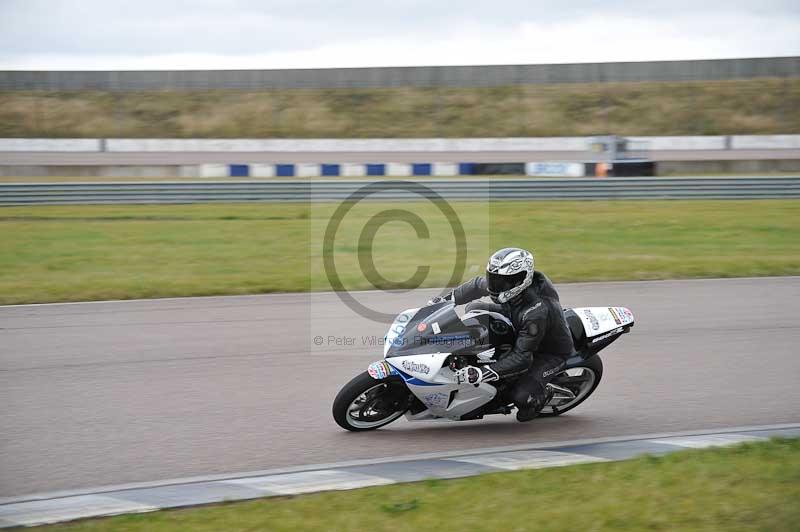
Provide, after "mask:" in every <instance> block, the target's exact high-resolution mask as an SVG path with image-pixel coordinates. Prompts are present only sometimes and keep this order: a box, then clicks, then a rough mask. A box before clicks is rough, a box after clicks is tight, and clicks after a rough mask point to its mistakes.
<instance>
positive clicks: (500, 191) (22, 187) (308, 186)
mask: <svg viewBox="0 0 800 532" xmlns="http://www.w3.org/2000/svg"><path fill="white" fill-rule="evenodd" d="M376 182H377V183H384V184H385V185H386V187H387V188H386V189H385V190H383V191H382V192H380V193H379V194H375V195H368V196H367V195H365V194H364V191H363V190H362V187H364V186H365V185H367V184H369V183H371V182H370V181H354V180H341V181H339V180H337V181H309V180H305V181H301V180H297V181H260V182H256V181H230V182H223V181H214V182H196V181H194V182H183V183H181V182H140V183H9V184H0V205H26V204H109V203H207V202H250V201H273V202H276V201H286V202H306V201H342V200H346V199H361V198H363V197H367V199H377V200H409V199H414V197H417V198H419V197H420V196H422V197H426V198H430V199H435V197H436V195H439V196H440V197H443V198H444V199H447V200H456V201H482V200H489V201H509V200H548V199H575V200H585V199H596V200H601V199H691V198H695V199H757V198H800V176H796V177H795V176H792V177H755V176H754V177H724V178H680V179H671V178H658V177H656V178H609V179H575V178H572V179H444V180H425V181H413V183H418V184H420V185H423V186H424V187H425V188H423V189H420V190H421V192H410V191H409V190H404V189H403V187H402V185H400V184H402V183H409V182H405V181H390V180H386V181H376ZM388 184H398V185H397V186H396V188H390V187H389V185H388Z"/></svg>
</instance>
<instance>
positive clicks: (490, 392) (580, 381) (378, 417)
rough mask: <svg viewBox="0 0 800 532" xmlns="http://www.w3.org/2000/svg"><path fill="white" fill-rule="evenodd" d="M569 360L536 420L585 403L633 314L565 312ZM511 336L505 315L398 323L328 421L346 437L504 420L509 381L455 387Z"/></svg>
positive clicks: (443, 313)
mask: <svg viewBox="0 0 800 532" xmlns="http://www.w3.org/2000/svg"><path fill="white" fill-rule="evenodd" d="M564 314H565V317H566V320H567V324H568V325H569V329H570V332H571V334H572V339H573V341H574V344H575V352H574V354H573V355H572V356H571V357H570V358H569V359H568V360H567V361H566V366H565V367H564V369H563V370H561V371H560V372H559V373H558V374H556V375H555V376H554V377H553V379H552V380H551V382H550V383H549V384H548V385H547V387H548V393H549V396H550V399H549V401H548V402H547V404H546V405H545V407H544V408H543V409H542V410H541V412H540V413H539V417H552V416H558V415H561V414H563V413H565V412H568V411H570V410H572V409H573V408H575V407H577V406H578V405H579V404H581V403H582V402H584V401H585V400H586V399H588V398H589V396H590V395H591V394H592V393H593V392H594V391H595V390H596V389H597V386H598V385H599V384H600V379H601V378H602V376H603V362H602V360H601V359H600V356H599V355H598V353H599V352H600V351H601V350H602V349H605V348H606V347H608V346H609V345H610V344H611V343H613V342H614V341H616V340H617V339H618V338H619V337H620V336H622V335H623V334H625V333H628V332H629V331H630V330H631V327H633V325H634V317H633V313H632V312H631V311H630V310H629V309H627V308H625V307H587V308H574V309H564ZM515 338H516V333H515V331H514V327H513V325H512V323H511V321H510V320H509V319H508V318H507V317H506V316H504V315H502V314H500V313H497V312H490V311H487V310H472V311H469V312H467V313H465V314H464V315H463V316H462V317H459V315H458V313H457V312H456V310H455V304H453V303H452V302H449V301H443V302H440V303H436V304H433V305H430V306H426V307H422V308H415V309H408V310H405V311H403V312H401V313H400V314H398V315H397V317H396V318H395V320H394V322H393V323H392V325H391V327H390V328H389V331H388V333H387V334H386V337H385V339H384V345H383V347H384V359H383V360H380V361H377V362H373V363H372V364H370V365H369V367H368V368H367V370H366V371H365V372H363V373H361V374H360V375H357V376H356V377H354V378H353V379H352V380H351V381H350V382H348V383H347V384H346V385H345V386H344V387H343V388H342V389H341V391H339V393H338V394H337V396H336V398H335V399H334V401H333V418H334V419H335V420H336V423H338V424H339V426H341V427H342V428H345V429H347V430H350V431H356V432H357V431H365V430H374V429H377V428H379V427H383V426H386V425H388V424H389V423H391V422H393V421H395V420H396V419H398V418H400V417H402V416H403V415H405V416H406V418H407V419H408V420H409V421H419V420H426V419H449V420H453V421H466V420H473V419H481V418H483V417H484V416H487V415H491V414H506V415H507V414H510V413H511V412H512V411H513V410H514V408H515V407H514V405H513V403H512V401H511V400H510V399H509V393H510V389H511V387H512V386H513V384H514V379H501V380H499V381H495V382H492V383H486V382H484V383H479V384H469V383H461V384H459V383H458V382H456V379H455V372H456V371H457V370H458V369H460V368H463V367H465V366H470V365H472V366H476V367H480V366H482V365H487V364H491V363H493V362H496V361H497V359H498V358H499V357H502V356H503V355H504V354H505V353H507V352H508V351H510V350H511V349H512V348H513V346H514V341H515Z"/></svg>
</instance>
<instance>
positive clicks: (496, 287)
mask: <svg viewBox="0 0 800 532" xmlns="http://www.w3.org/2000/svg"><path fill="white" fill-rule="evenodd" d="M526 275H527V273H526V272H525V271H521V272H517V273H515V274H513V275H500V274H499V273H492V272H486V285H487V288H488V289H489V293H490V294H495V295H496V294H500V293H503V292H507V291H509V290H511V289H512V288H514V287H517V286H519V285H521V284H522V282H523V281H524V280H525V276H526Z"/></svg>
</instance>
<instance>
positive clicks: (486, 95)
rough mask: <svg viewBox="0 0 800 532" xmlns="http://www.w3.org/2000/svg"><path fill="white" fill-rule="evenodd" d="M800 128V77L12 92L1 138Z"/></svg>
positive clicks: (0, 99)
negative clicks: (259, 88)
mask: <svg viewBox="0 0 800 532" xmlns="http://www.w3.org/2000/svg"><path fill="white" fill-rule="evenodd" d="M254 118H255V119H254ZM798 124H800V80H797V79H793V78H760V79H748V80H730V81H684V82H627V83H567V84H529V85H517V86H505V87H473V88H429V87H419V88H412V87H398V88H386V89H294V90H291V89H288V90H280V89H278V90H260V91H245V90H197V91H129V92H98V91H82V92H46V91H16V92H15V91H4V92H2V93H0V137H91V138H97V137H112V138H113V137H122V138H130V137H134V138H139V137H144V138H182V137H183V138H193V137H197V138H204V137H208V138H306V137H313V138H348V137H355V138H359V137H376V138H399V137H411V138H418V137H528V136H530V137H540V136H544V137H547V136H573V135H574V136H584V135H598V134H606V133H608V132H614V133H616V134H618V135H625V136H630V135H719V134H730V135H734V134H778V133H796V132H797V130H798Z"/></svg>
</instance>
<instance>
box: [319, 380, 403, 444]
mask: <svg viewBox="0 0 800 532" xmlns="http://www.w3.org/2000/svg"><path fill="white" fill-rule="evenodd" d="M409 395H410V392H409V391H408V388H406V385H405V383H403V380H402V379H400V378H398V377H389V378H386V379H381V380H377V379H373V378H372V377H371V376H370V375H369V373H367V372H366V371H365V372H364V373H361V374H360V375H357V376H355V377H354V378H353V379H352V380H351V381H350V382H348V383H347V384H345V385H344V387H343V388H342V389H341V390H340V391H339V393H338V394H337V395H336V399H334V400H333V419H334V420H336V423H337V424H338V425H339V426H340V427H342V428H343V429H347V430H351V431H353V432H360V431H364V430H374V429H377V428H380V427H384V426H386V425H388V424H389V423H391V422H392V421H394V420H396V419H397V418H399V417H400V416H402V415H403V414H405V413H406V410H408V405H409Z"/></svg>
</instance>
